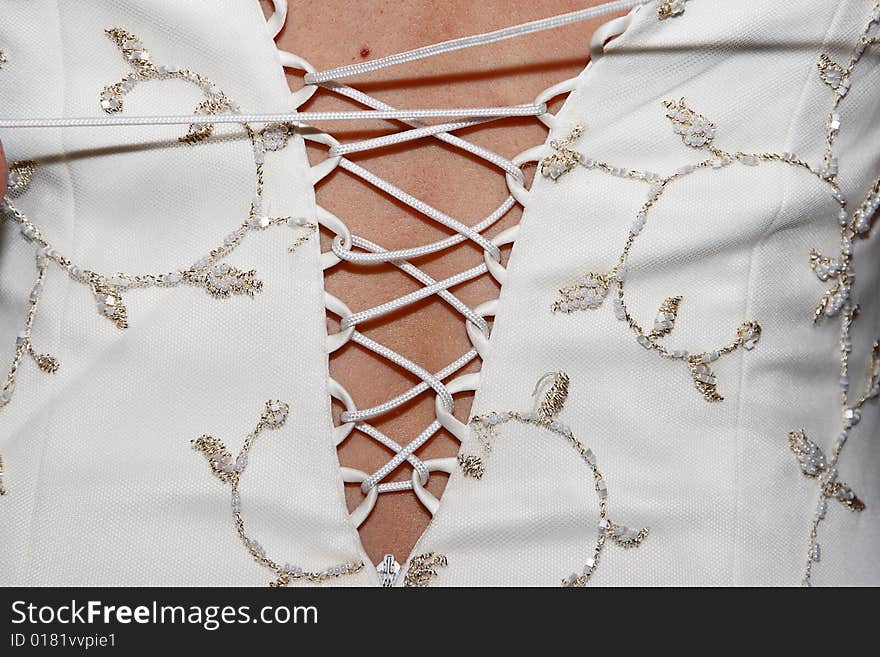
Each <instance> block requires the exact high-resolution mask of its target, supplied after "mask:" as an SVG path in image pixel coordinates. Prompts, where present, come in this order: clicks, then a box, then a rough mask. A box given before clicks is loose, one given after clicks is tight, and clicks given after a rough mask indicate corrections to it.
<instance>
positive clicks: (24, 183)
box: [6, 160, 37, 198]
mask: <svg viewBox="0 0 880 657" xmlns="http://www.w3.org/2000/svg"><path fill="white" fill-rule="evenodd" d="M36 170H37V165H36V163H34V162H31V161H29V160H24V161H21V162H13V163H12V164H10V165H9V175H8V176H7V178H6V195H7V196H10V197H13V198H14V197H16V196H18V195H19V194H21V193H22V192H24V190H26V189H27V187H28V185H30V184H31V179H32V178H33V177H34V171H36Z"/></svg>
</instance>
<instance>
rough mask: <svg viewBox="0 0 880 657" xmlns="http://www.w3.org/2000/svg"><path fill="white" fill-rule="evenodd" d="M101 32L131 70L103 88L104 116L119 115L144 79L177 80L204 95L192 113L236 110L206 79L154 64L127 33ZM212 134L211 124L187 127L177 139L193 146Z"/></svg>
mask: <svg viewBox="0 0 880 657" xmlns="http://www.w3.org/2000/svg"><path fill="white" fill-rule="evenodd" d="M105 32H106V34H107V36H108V37H110V39H112V40H113V42H114V43H116V45H117V47H118V48H119V50H120V51H121V52H122V56H123V58H125V60H126V61H127V62H128V63H129V64H130V65H131V68H132V70H131V72H130V73H127V74H126V75H124V76H123V78H122V79H121V80H120V81H119V82H116V83H114V84H110V85H107V86H106V87H104V90H103V91H102V92H101V109H103V110H104V111H105V112H107V113H108V114H116V113H118V112H121V111H122V109H123V99H124V98H125V96H126V95H127V94H128V93H129V92H130V91H131V90H132V89H134V88H135V86H137V85H138V84H139V83H141V82H144V81H145V80H171V79H178V80H183V81H185V82H189V83H191V84H193V85H195V86H196V87H198V88H199V89H201V90H202V92H203V93H204V94H205V96H206V98H205V100H203V101H202V102H201V103H199V105H198V106H197V107H196V109H195V113H196V114H207V115H211V114H222V113H225V112H230V111H235V110H236V109H237V108H236V107H235V106H234V105H233V103H232V101H230V100H229V98H228V97H227V96H226V94H224V93H223V92H222V91H221V90H220V89H219V88H218V87H217V86H216V85H215V84H214V83H213V82H211V80H209V79H208V78H206V77H204V76H202V75H199V74H198V73H194V72H193V71H190V70H189V69H185V68H184V69H182V68H180V67H177V66H163V65H157V64H154V63H153V61H152V57H151V55H150V51H149V50H147V49H146V48H145V47H144V44H143V43H141V41H140V39H138V38H137V37H136V36H135V35H133V34H131V33H130V32H126V31H125V30H122V29H119V28H116V27H114V28H111V29H109V30H105ZM213 132H214V125H213V124H211V123H205V124H202V125H191V126H190V128H189V131H188V132H187V133H186V134H185V135H184V136H182V137H179V138H178V139H179V141H181V142H184V143H189V144H194V143H197V142H199V141H202V140H204V139H207V138H208V137H210V136H211V135H212V134H213Z"/></svg>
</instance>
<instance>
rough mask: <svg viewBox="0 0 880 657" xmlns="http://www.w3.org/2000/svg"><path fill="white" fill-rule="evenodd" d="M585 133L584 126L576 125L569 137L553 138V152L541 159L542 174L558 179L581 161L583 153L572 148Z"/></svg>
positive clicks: (551, 145) (551, 143)
mask: <svg viewBox="0 0 880 657" xmlns="http://www.w3.org/2000/svg"><path fill="white" fill-rule="evenodd" d="M583 133H584V128H583V126H580V125H578V126H575V127H574V128H573V129H572V131H571V132H570V133H569V135H568V137H566V138H565V139H563V140H561V141H557V140H553V141H551V142H550V148H551V149H553V152H552V153H551V154H550V155H548V156H547V157H545V158H544V159H543V160H541V175H542V176H544V177H545V178H552V179H553V180H558V179H559V177H560V176H562V175H564V174H566V173H568V172H569V171H571V170H572V169H574V168H575V166H577V163H578V162H580V159H581V154H580V153H578V152H577V151H576V150H574V149H572V148H571V145H572V144H573V143H574V142H575V141H577V140H578V139H579V138H580V136H581V135H582V134H583Z"/></svg>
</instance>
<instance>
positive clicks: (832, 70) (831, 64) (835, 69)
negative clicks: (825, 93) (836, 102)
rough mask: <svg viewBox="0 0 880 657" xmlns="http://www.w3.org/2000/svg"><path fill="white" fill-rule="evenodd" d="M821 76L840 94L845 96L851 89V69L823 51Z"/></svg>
mask: <svg viewBox="0 0 880 657" xmlns="http://www.w3.org/2000/svg"><path fill="white" fill-rule="evenodd" d="M818 67H819V76H820V77H821V78H822V80H823V81H824V82H825V84H827V85H828V86H829V87H831V88H832V89H834V91H836V92H837V93H838V94H839V95H841V96H845V95H846V93H847V91H849V87H850V81H849V71H847V70H846V69H845V68H843V66H841V65H840V64H838V63H836V62H835V61H833V60H832V59H831V58H830V57H829V56H828V55H826V54H825V53H822V54H821V55H820V56H819V64H818Z"/></svg>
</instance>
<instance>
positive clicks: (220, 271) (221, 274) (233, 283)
mask: <svg viewBox="0 0 880 657" xmlns="http://www.w3.org/2000/svg"><path fill="white" fill-rule="evenodd" d="M188 277H189V279H190V280H192V281H193V282H195V283H198V284H200V285H202V286H203V287H204V288H205V289H206V290H207V291H208V293H209V294H211V295H212V296H214V297H217V298H220V299H225V298H227V297H228V296H229V295H231V294H247V295H248V296H254V293H256V292H259V291H260V290H261V289H263V282H262V281H261V280H259V279H257V272H256V271H255V270H253V269H251V270H250V271H242V270H241V269H237V268H235V267H233V266H231V265H229V264H228V263H225V262H218V263H217V264H215V265H214V266H213V267H209V268H206V269H204V270H201V271H199V272H197V273H195V274H191V275H189V276H188Z"/></svg>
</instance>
